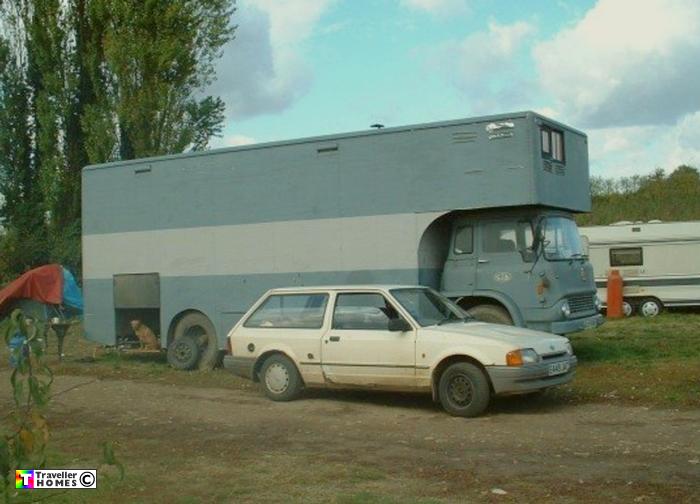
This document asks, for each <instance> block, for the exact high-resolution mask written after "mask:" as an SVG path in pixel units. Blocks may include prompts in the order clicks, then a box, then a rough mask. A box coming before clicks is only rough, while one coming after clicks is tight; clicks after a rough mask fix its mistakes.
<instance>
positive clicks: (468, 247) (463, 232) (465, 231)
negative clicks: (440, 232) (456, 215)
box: [454, 226, 474, 255]
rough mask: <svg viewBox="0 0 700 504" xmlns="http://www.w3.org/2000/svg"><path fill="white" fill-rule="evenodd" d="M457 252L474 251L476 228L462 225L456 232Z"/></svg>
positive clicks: (455, 248)
mask: <svg viewBox="0 0 700 504" xmlns="http://www.w3.org/2000/svg"><path fill="white" fill-rule="evenodd" d="M454 252H455V254H460V255H461V254H471V253H472V252H474V228H473V227H472V226H460V227H458V228H457V231H456V232H455V246H454Z"/></svg>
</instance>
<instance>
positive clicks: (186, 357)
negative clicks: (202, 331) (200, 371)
mask: <svg viewBox="0 0 700 504" xmlns="http://www.w3.org/2000/svg"><path fill="white" fill-rule="evenodd" d="M200 357H201V355H200V350H199V345H198V344H197V341H196V340H195V339H194V338H191V337H189V336H183V337H181V338H178V339H176V340H173V341H172V342H171V343H170V345H168V364H170V365H171V366H172V367H174V368H175V369H179V370H180V371H189V370H191V369H194V368H195V367H196V366H197V362H198V361H199V358H200Z"/></svg>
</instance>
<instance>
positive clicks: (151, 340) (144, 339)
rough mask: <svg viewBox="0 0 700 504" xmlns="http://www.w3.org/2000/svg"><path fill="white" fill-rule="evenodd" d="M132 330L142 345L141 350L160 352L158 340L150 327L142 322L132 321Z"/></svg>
mask: <svg viewBox="0 0 700 504" xmlns="http://www.w3.org/2000/svg"><path fill="white" fill-rule="evenodd" d="M131 328H132V329H133V330H134V334H135V335H136V337H137V338H138V339H139V342H140V343H141V349H143V350H159V349H160V347H159V346H158V338H157V337H156V335H155V334H154V333H153V331H152V330H151V328H150V327H148V326H147V325H146V324H144V323H143V322H141V321H140V320H132V321H131Z"/></svg>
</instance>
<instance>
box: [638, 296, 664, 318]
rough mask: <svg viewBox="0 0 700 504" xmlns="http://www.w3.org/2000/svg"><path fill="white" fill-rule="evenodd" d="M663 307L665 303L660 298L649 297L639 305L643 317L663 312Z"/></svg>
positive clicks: (654, 315)
mask: <svg viewBox="0 0 700 504" xmlns="http://www.w3.org/2000/svg"><path fill="white" fill-rule="evenodd" d="M663 307H664V305H662V304H661V301H659V300H658V299H654V298H648V299H645V300H644V301H642V303H641V304H640V305H639V314H640V315H641V316H642V317H656V316H657V315H658V314H659V313H661V310H663Z"/></svg>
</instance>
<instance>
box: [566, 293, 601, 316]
mask: <svg viewBox="0 0 700 504" xmlns="http://www.w3.org/2000/svg"><path fill="white" fill-rule="evenodd" d="M567 301H569V308H571V313H581V312H586V311H593V310H595V301H594V300H593V294H583V295H581V296H571V297H570V298H568V299H567Z"/></svg>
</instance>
